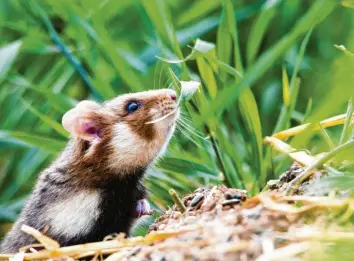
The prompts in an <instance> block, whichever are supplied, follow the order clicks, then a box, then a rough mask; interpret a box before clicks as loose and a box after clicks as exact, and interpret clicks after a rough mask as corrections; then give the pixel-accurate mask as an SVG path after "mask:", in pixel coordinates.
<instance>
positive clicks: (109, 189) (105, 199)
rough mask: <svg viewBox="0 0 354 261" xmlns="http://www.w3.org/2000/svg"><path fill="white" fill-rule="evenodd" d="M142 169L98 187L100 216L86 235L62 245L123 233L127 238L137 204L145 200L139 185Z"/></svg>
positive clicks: (141, 185) (101, 238)
mask: <svg viewBox="0 0 354 261" xmlns="http://www.w3.org/2000/svg"><path fill="white" fill-rule="evenodd" d="M144 172H145V169H141V170H138V171H136V172H135V173H134V175H127V176H125V177H124V179H121V178H120V179H111V180H107V181H106V182H104V183H103V184H98V185H97V189H98V190H99V191H100V197H101V199H100V205H99V210H100V215H99V217H98V219H97V221H96V222H95V224H94V225H93V227H92V228H91V229H90V232H89V233H88V234H86V235H82V236H77V237H75V238H71V239H67V240H66V242H65V245H72V244H82V243H87V242H95V241H101V240H103V239H104V237H105V236H107V235H110V234H113V233H120V232H123V233H125V234H126V235H127V236H128V235H129V231H130V228H131V226H132V223H133V221H134V220H135V219H136V217H135V216H134V214H135V208H136V205H137V201H138V200H141V199H144V198H146V188H145V186H144V185H143V183H142V179H143V175H144Z"/></svg>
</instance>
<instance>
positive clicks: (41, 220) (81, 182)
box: [2, 90, 178, 252]
mask: <svg viewBox="0 0 354 261" xmlns="http://www.w3.org/2000/svg"><path fill="white" fill-rule="evenodd" d="M169 93H170V90H157V91H150V92H142V93H136V94H127V95H122V96H119V97H117V98H116V99H113V100H111V101H108V102H105V103H103V104H101V105H99V104H94V103H90V102H87V103H83V104H81V105H80V106H81V107H85V108H84V109H85V111H84V113H85V114H84V115H85V119H89V120H91V121H92V122H93V123H94V127H95V128H96V129H97V130H99V135H98V137H97V138H95V139H92V140H86V139H85V136H75V135H74V137H72V139H71V140H70V141H69V143H68V145H67V147H66V149H65V150H64V151H63V152H62V153H61V155H59V157H58V159H57V160H55V161H54V162H53V163H52V164H51V166H50V167H48V168H47V169H46V170H44V171H43V172H42V174H41V175H40V177H39V179H38V182H37V184H36V187H35V189H34V191H33V193H32V194H31V196H30V198H29V200H28V201H27V203H26V205H25V207H24V209H23V211H22V213H21V215H20V218H19V219H18V220H17V222H16V223H15V224H14V226H13V229H12V230H11V232H10V233H9V234H8V235H7V237H6V238H5V240H4V242H3V244H2V251H6V252H16V251H17V250H18V248H19V247H22V246H25V245H28V244H32V243H34V239H33V238H32V237H31V236H28V235H26V234H24V233H22V232H21V230H20V228H21V225H22V224H26V225H29V226H32V227H34V228H36V229H39V230H42V229H43V228H47V233H48V235H49V236H50V237H52V238H53V239H55V240H57V241H58V242H60V244H61V245H70V244H74V243H75V244H77V243H85V242H92V241H97V240H102V239H103V237H104V236H105V235H107V234H109V233H115V232H125V233H129V229H130V226H131V224H132V222H133V220H134V218H135V217H133V216H132V214H131V211H132V210H133V209H135V207H136V205H135V204H136V202H137V201H138V200H140V199H143V198H145V197H146V191H145V187H144V186H143V184H142V178H143V175H144V173H145V171H146V169H147V168H148V167H149V165H150V164H151V163H153V162H154V160H155V159H156V157H158V156H159V155H160V154H161V152H162V151H163V150H164V148H165V147H166V144H167V142H168V141H169V139H170V137H171V135H172V132H173V128H174V121H175V118H176V117H178V111H177V112H176V115H172V116H171V118H169V119H165V120H164V121H161V122H158V123H154V124H146V123H147V122H149V121H151V120H156V119H158V118H160V117H162V116H164V115H166V114H168V113H170V112H171V111H172V110H174V109H175V106H176V104H175V102H174V101H172V99H170V97H169ZM130 100H138V101H140V102H141V103H142V107H141V108H140V109H139V110H137V111H136V112H134V113H132V114H128V113H127V112H126V111H125V108H126V104H127V102H129V101H130ZM81 109H82V108H81ZM78 110H80V108H78ZM74 112H75V113H77V111H75V109H74ZM75 113H74V114H72V115H74V116H75V115H76V114H75ZM73 122H75V121H73ZM69 123H70V120H69ZM119 124H123V125H120V126H123V127H124V128H121V129H120V131H121V132H122V133H118V134H117V128H116V127H117V126H118V125H119ZM125 126H127V128H126V127H125ZM68 129H69V130H73V131H75V130H77V129H75V128H71V126H70V125H68ZM124 131H126V132H124ZM127 132H130V133H127ZM116 135H122V136H123V137H124V136H127V137H132V140H130V139H128V140H123V142H128V143H127V147H126V148H123V149H125V150H126V151H120V149H121V148H122V147H119V146H118V145H121V144H116V143H115V142H116V138H117V137H116ZM79 137H80V138H79ZM117 140H118V141H120V139H117ZM129 142H130V143H129ZM130 145H131V146H133V147H132V148H131V150H130V147H129V146H130ZM140 146H141V147H140ZM90 192H94V193H100V194H99V195H100V196H101V201H100V204H99V208H100V209H99V210H100V211H101V212H100V213H99V216H98V217H97V222H96V223H94V224H93V226H92V228H91V230H90V231H89V232H88V233H87V234H79V235H75V236H70V233H69V234H65V233H64V232H65V231H59V232H58V230H57V229H56V228H55V227H48V222H49V223H50V221H51V220H54V219H48V218H51V217H52V216H53V215H54V216H55V215H56V213H53V211H54V212H55V211H57V210H56V209H57V208H55V206H57V204H60V203H62V202H66V201H69V203H70V200H71V199H72V198H74V197H75V196H76V195H78V194H80V193H88V194H87V195H89V194H90ZM84 195H86V194H84ZM89 202H91V201H89ZM85 204H88V202H85ZM88 207H89V206H88ZM48 211H49V213H50V214H51V216H50V217H49V216H48V215H47V213H48ZM85 211H86V212H87V211H89V212H87V213H92V212H94V211H96V209H94V210H93V211H92V212H91V210H85ZM86 212H85V213H86ZM75 217H77V216H75ZM79 217H80V218H81V216H80V215H79ZM82 218H83V219H86V218H88V217H86V216H83V217H82ZM91 220H95V219H92V217H91ZM64 221H65V219H64ZM66 225H67V224H65V223H64V227H65V226H66ZM53 226H55V223H54V225H53ZM66 232H67V231H66ZM58 233H59V234H58Z"/></svg>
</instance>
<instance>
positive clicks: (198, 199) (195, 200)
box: [190, 193, 204, 208]
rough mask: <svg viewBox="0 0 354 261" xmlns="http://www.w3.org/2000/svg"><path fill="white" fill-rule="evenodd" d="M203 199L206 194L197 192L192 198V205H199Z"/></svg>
mask: <svg viewBox="0 0 354 261" xmlns="http://www.w3.org/2000/svg"><path fill="white" fill-rule="evenodd" d="M203 199H204V195H203V194H201V193H197V194H196V195H195V197H194V198H193V199H192V202H191V205H190V206H191V207H192V208H193V207H195V206H197V205H198V203H200V202H201V201H202V200H203Z"/></svg>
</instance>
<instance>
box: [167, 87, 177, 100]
mask: <svg viewBox="0 0 354 261" xmlns="http://www.w3.org/2000/svg"><path fill="white" fill-rule="evenodd" d="M168 96H169V97H170V99H171V100H172V101H176V100H177V94H176V92H175V91H174V90H168Z"/></svg>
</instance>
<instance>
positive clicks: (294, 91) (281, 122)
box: [274, 29, 312, 132]
mask: <svg viewBox="0 0 354 261" xmlns="http://www.w3.org/2000/svg"><path fill="white" fill-rule="evenodd" d="M311 34H312V29H311V30H310V31H309V32H308V33H307V34H306V36H305V38H304V40H303V41H302V43H301V46H300V50H299V53H298V55H297V57H296V62H295V68H294V71H293V74H292V76H291V80H290V86H289V89H290V99H291V103H290V105H289V106H286V104H284V106H283V107H282V109H281V112H280V115H279V117H278V120H277V124H276V126H275V128H274V132H278V131H280V130H282V129H286V128H287V127H288V126H289V122H290V119H291V114H292V112H293V111H294V109H295V106H296V101H297V95H298V93H299V88H300V79H299V78H297V74H298V72H299V69H300V64H301V61H302V58H303V56H304V54H305V50H306V47H307V44H308V42H309V39H310V36H311Z"/></svg>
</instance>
